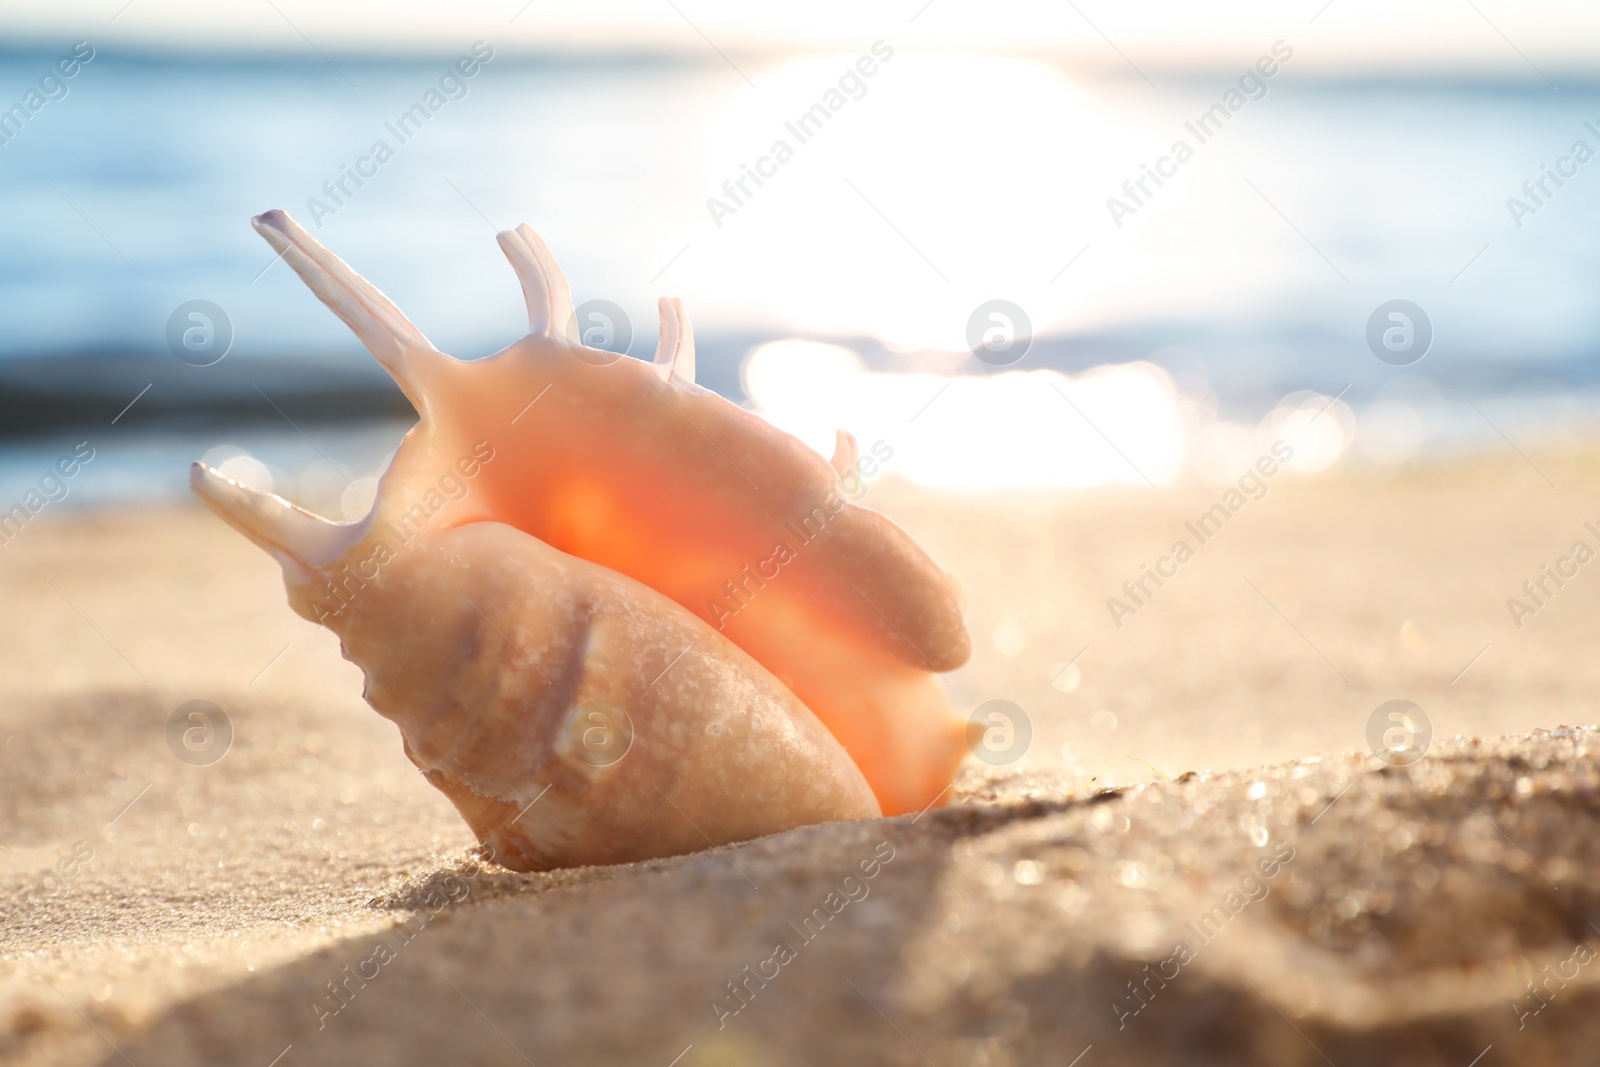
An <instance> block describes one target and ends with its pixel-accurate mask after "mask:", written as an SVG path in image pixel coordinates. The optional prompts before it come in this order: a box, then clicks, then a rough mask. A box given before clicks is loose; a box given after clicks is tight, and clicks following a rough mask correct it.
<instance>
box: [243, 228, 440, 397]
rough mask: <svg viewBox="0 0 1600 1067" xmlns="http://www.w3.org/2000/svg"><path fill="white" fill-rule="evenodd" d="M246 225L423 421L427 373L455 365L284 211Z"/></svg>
mask: <svg viewBox="0 0 1600 1067" xmlns="http://www.w3.org/2000/svg"><path fill="white" fill-rule="evenodd" d="M250 223H251V225H252V226H254V227H255V230H256V232H257V233H259V234H260V235H261V236H262V237H264V238H266V241H267V243H268V244H270V245H271V246H272V247H273V248H275V249H277V251H278V254H279V255H280V256H282V257H283V261H284V262H285V263H287V264H289V266H290V267H291V268H292V269H293V270H294V272H295V273H296V274H298V275H300V279H301V281H303V282H305V283H306V286H307V287H308V288H310V290H311V291H312V292H313V293H315V294H316V296H317V299H318V300H321V301H322V302H323V303H324V304H326V305H327V306H328V309H329V310H330V311H332V312H333V313H334V314H335V315H337V316H339V318H340V319H341V320H342V321H343V322H344V324H345V325H346V326H348V327H350V329H351V330H352V331H353V332H354V333H355V335H356V336H357V337H359V338H360V339H361V343H362V344H364V345H366V346H367V349H368V350H369V351H370V352H371V353H372V354H373V355H374V356H376V357H377V358H378V362H379V363H381V364H382V365H383V368H384V369H385V370H387V371H388V372H389V374H390V376H391V377H393V378H394V380H395V382H396V383H397V384H398V385H399V386H400V389H401V391H402V392H404V393H405V394H406V399H408V400H410V401H411V404H412V406H413V407H415V408H416V409H417V411H418V413H420V414H422V415H424V416H426V414H427V411H426V410H425V409H426V406H427V405H426V401H427V393H428V379H429V376H430V374H431V373H432V372H433V371H434V370H436V369H437V368H439V367H441V366H444V365H447V364H449V363H452V362H454V361H453V360H452V359H451V358H450V357H449V356H447V355H445V354H444V353H443V352H440V351H439V350H438V349H437V348H435V347H434V346H433V342H432V341H429V340H428V339H427V337H425V336H423V333H422V331H421V330H419V329H417V327H416V326H415V325H413V324H412V322H411V320H410V319H408V318H406V317H405V315H404V313H402V312H401V310H400V309H399V308H397V307H395V305H394V302H393V301H392V300H390V299H389V298H388V297H386V296H384V295H383V293H381V292H379V291H378V288H377V286H375V285H373V284H372V283H371V282H369V281H367V280H366V279H365V278H363V277H362V276H361V275H359V274H357V273H356V272H355V271H353V270H351V269H350V266H349V265H348V264H347V263H345V261H344V260H342V259H340V258H339V257H338V256H336V255H334V254H333V253H332V252H330V251H328V250H327V249H326V248H324V247H322V245H320V244H318V243H317V242H316V240H315V239H314V238H313V237H312V236H311V235H310V234H309V233H307V232H306V231H305V230H304V229H303V228H302V227H301V226H300V224H299V223H297V222H295V221H294V219H292V218H290V217H289V214H288V212H285V211H278V210H273V211H266V212H263V213H262V214H260V215H257V216H256V217H255V218H253V219H251V220H250Z"/></svg>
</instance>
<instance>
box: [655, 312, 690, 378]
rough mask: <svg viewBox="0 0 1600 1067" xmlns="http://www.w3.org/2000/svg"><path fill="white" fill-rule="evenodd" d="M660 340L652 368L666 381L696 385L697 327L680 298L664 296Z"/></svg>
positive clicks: (657, 343)
mask: <svg viewBox="0 0 1600 1067" xmlns="http://www.w3.org/2000/svg"><path fill="white" fill-rule="evenodd" d="M657 306H658V307H659V308H660V310H661V338H660V340H658V341H657V342H656V354H655V358H654V359H653V360H652V361H651V366H653V367H654V368H655V371H656V373H657V374H659V375H661V380H662V381H664V382H689V383H691V384H692V383H693V382H694V328H693V327H692V326H690V325H689V315H688V313H687V312H685V311H684V310H683V301H682V300H679V299H678V298H677V297H671V298H668V297H665V296H664V297H662V298H661V300H660V301H659V303H658V305H657Z"/></svg>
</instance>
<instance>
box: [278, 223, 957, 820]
mask: <svg viewBox="0 0 1600 1067" xmlns="http://www.w3.org/2000/svg"><path fill="white" fill-rule="evenodd" d="M254 224H255V227H256V229H257V231H258V232H260V233H261V235H262V236H263V237H265V238H266V239H267V241H268V242H270V243H271V244H272V245H273V247H274V248H276V249H277V250H278V252H279V253H280V254H281V255H282V257H283V259H284V261H285V262H286V263H288V264H289V266H290V267H292V268H293V269H294V270H295V271H296V273H298V274H299V275H300V277H301V278H302V279H303V280H304V281H305V282H306V284H307V285H308V286H310V288H311V289H312V291H313V292H314V293H316V295H317V296H318V297H319V298H320V299H321V300H322V301H323V303H324V304H326V305H327V306H328V307H329V308H330V309H331V310H333V312H334V313H335V314H337V315H338V316H339V317H340V318H341V319H343V320H344V322H345V323H346V324H347V325H349V326H350V328H351V329H352V330H354V331H355V333H356V334H357V335H358V336H359V337H360V338H361V340H362V341H363V342H364V343H365V344H366V345H367V347H368V348H369V349H371V351H372V353H373V354H374V355H375V356H376V357H377V358H378V360H379V362H380V363H382V364H383V366H384V367H385V368H387V369H388V371H389V372H390V374H391V375H393V377H394V378H395V380H396V381H397V382H398V383H399V385H400V387H401V389H402V390H404V392H405V394H406V395H407V396H408V397H409V398H410V400H411V401H412V403H413V404H414V405H415V406H416V408H417V410H418V412H419V414H420V416H421V418H420V421H419V422H418V424H417V426H416V427H414V428H413V429H412V430H411V432H410V433H409V434H407V436H406V438H405V441H404V442H403V443H402V445H401V447H400V449H399V451H398V453H397V454H396V455H395V458H394V460H393V462H392V464H391V465H390V467H389V469H388V471H387V472H386V473H385V475H384V477H383V480H382V483H381V487H380V500H381V501H382V502H383V503H382V504H380V510H383V511H385V513H386V514H387V515H388V516H389V517H390V520H392V521H399V522H403V523H404V524H405V525H406V526H407V527H408V528H412V527H414V528H417V529H422V528H426V529H430V530H433V529H442V528H444V527H446V526H461V525H465V524H468V523H475V522H491V521H492V522H503V523H506V524H508V525H511V526H514V527H516V528H517V529H518V530H521V531H523V532H524V533H526V534H529V535H531V536H533V537H535V538H537V539H539V540H540V541H543V542H545V543H546V544H548V545H549V546H551V547H553V548H554V549H557V550H560V551H561V552H565V553H568V554H570V555H572V556H576V557H579V558H581V559H583V560H587V561H589V562H590V563H593V564H598V565H599V566H601V567H604V568H608V569H610V570H612V571H616V572H618V573H620V574H623V575H627V576H629V577H630V578H633V579H636V580H637V581H639V582H641V583H643V584H644V585H646V586H649V587H650V588H652V589H654V590H657V591H658V592H660V593H662V594H664V595H665V596H667V597H669V598H670V599H671V600H673V601H676V602H677V603H678V604H680V605H682V606H683V607H684V608H686V609H688V611H690V612H692V613H694V614H695V615H697V616H699V617H700V619H701V620H703V621H704V622H705V623H706V624H707V625H708V627H709V628H711V629H712V630H713V631H714V632H719V633H720V634H721V635H724V636H726V637H727V638H728V639H729V640H731V641H732V642H733V643H734V644H736V645H737V646H739V647H740V648H742V649H743V650H744V651H745V652H747V653H749V655H750V656H751V657H753V658H754V659H755V660H756V661H758V662H759V663H760V664H761V665H762V666H764V667H766V668H767V669H768V670H770V671H771V673H772V674H773V675H775V676H776V677H777V679H778V680H779V681H780V682H782V683H783V684H784V685H785V686H787V687H788V689H789V690H790V691H792V692H793V693H794V695H795V696H797V697H798V698H799V699H800V701H801V702H803V703H804V705H805V706H806V707H807V708H809V709H810V710H811V711H812V712H814V713H815V715H816V717H817V718H818V719H820V720H821V721H822V723H823V724H824V725H825V726H826V727H827V728H828V730H829V731H830V732H831V733H832V735H833V736H834V737H835V738H837V740H838V741H839V742H840V744H842V745H843V746H844V748H845V750H846V751H848V752H849V754H850V758H851V759H852V760H853V761H854V762H855V764H856V765H857V766H858V767H859V768H860V769H861V772H862V773H863V774H864V775H865V777H866V780H867V782H868V783H869V784H870V786H871V787H872V790H873V792H874V794H875V795H876V797H877V799H878V802H879V804H880V805H881V807H882V810H883V811H884V813H886V814H891V815H892V814H899V813H903V812H908V811H916V810H920V809H922V808H925V807H926V806H928V805H930V804H933V803H936V802H937V801H938V800H939V799H940V797H941V796H942V794H943V793H944V791H945V790H946V789H947V788H948V786H949V783H950V781H951V779H952V777H953V775H954V772H955V770H956V768H957V766H958V765H959V764H960V762H961V760H962V758H963V757H964V756H965V754H966V751H967V750H966V731H965V728H964V724H963V723H962V722H961V721H960V720H958V719H957V718H956V717H955V716H954V715H953V714H952V713H951V711H950V708H949V704H948V702H947V700H946V698H945V695H944V691H943V688H942V686H941V685H940V683H939V681H938V679H937V676H936V672H940V671H946V670H951V669H953V668H955V667H958V666H960V665H961V664H962V663H963V662H965V660H966V658H967V656H968V654H969V645H968V640H967V634H966V630H965V629H964V627H963V625H962V620H961V612H960V608H959V605H958V603H957V599H956V595H955V590H954V588H953V585H952V583H951V582H950V580H949V578H948V577H947V576H946V575H945V574H944V572H943V571H941V570H940V569H939V568H938V567H937V566H936V565H935V564H934V562H933V561H932V560H931V559H929V557H928V556H927V555H926V554H925V553H924V552H923V551H922V550H921V549H920V548H918V547H917V545H916V544H915V543H914V542H913V541H912V540H911V538H910V537H909V536H908V535H907V534H906V533H905V532H904V531H903V530H901V529H900V528H899V527H898V526H896V525H895V524H894V523H892V522H890V521H889V520H888V519H887V518H885V517H884V516H882V515H881V514H879V513H877V512H874V511H871V510H869V509H867V508H863V507H860V506H857V505H856V504H853V503H850V502H849V500H848V497H849V495H851V494H850V493H849V490H850V489H851V488H852V486H853V484H855V485H858V484H859V477H858V475H857V473H856V472H855V470H854V467H855V442H854V441H853V440H852V439H851V438H850V436H849V435H848V434H846V433H843V432H841V433H840V434H839V442H838V448H837V450H836V452H835V454H834V457H833V461H832V463H831V465H830V463H829V461H827V460H825V459H823V458H822V457H821V456H819V455H817V454H816V453H815V452H813V451H812V450H811V449H809V448H807V447H806V446H805V445H804V444H802V443H801V442H800V441H799V440H797V439H795V438H793V437H791V436H789V435H787V434H785V433H782V432H780V431H778V430H777V429H775V428H774V427H772V426H771V425H769V424H768V423H766V422H765V421H763V420H762V419H760V418H759V417H758V416H756V415H754V414H752V413H750V412H748V411H745V410H743V409H741V408H739V407H738V406H736V405H734V404H732V403H729V402H728V401H727V400H725V399H723V398H722V397H720V396H717V395H716V394H714V393H711V392H709V391H707V390H705V389H701V388H700V387H698V386H696V385H695V384H694V383H693V376H694V340H693V336H692V334H691V332H690V328H689V323H688V319H687V318H686V317H685V315H684V312H683V308H682V305H681V304H680V303H679V302H678V301H676V300H662V301H661V305H660V306H661V336H660V343H659V346H658V348H657V351H656V356H655V360H654V363H653V364H652V363H645V362H643V361H640V360H635V359H629V358H622V357H616V356H613V355H612V354H610V353H605V352H600V351H597V350H594V349H589V348H585V347H584V346H583V345H581V344H579V343H578V342H577V341H576V340H575V339H574V338H573V336H572V334H574V333H575V331H574V330H573V329H572V327H571V323H572V320H573V308H572V299H571V296H570V294H569V291H568V288H567V283H566V280H565V279H564V278H563V276H562V274H561V271H560V270H559V268H558V267H557V266H556V264H555V261H554V259H553V258H552V257H551V255H550V253H549V251H548V250H547V249H546V248H545V246H544V243H543V242H542V241H541V240H540V239H539V238H538V236H537V235H535V234H534V232H533V231H532V230H531V229H529V228H528V227H527V226H521V227H518V228H517V229H516V230H510V231H505V232H502V233H501V234H500V235H499V242H500V246H501V249H502V250H503V251H504V252H505V254H506V257H507V258H508V259H509V260H510V261H511V264H512V267H513V268H514V269H515V271H516V273H517V276H518V278H519V279H520V281H521V284H522V289H523V293H524V296H525V297H526V301H527V307H528V327H529V332H528V335H527V336H526V337H523V338H522V339H521V340H519V341H517V342H515V343H514V344H512V345H511V346H510V347H508V348H506V349H504V350H502V351H501V352H499V353H497V354H495V355H493V356H491V357H488V358H485V359H479V360H475V361H471V362H465V361H461V360H457V359H454V358H452V357H450V356H447V355H445V354H444V353H442V352H440V351H439V350H438V349H436V348H435V347H434V346H433V345H432V344H431V343H429V341H428V340H427V339H426V338H425V337H424V336H423V335H422V333H421V331H419V330H418V329H417V328H416V327H415V326H414V325H412V324H411V323H410V322H409V321H408V320H407V319H406V317H405V316H404V315H403V314H401V312H400V311H399V310H398V309H397V308H396V307H395V306H394V304H392V303H391V302H390V301H389V300H388V299H387V298H386V297H385V296H384V295H383V294H382V293H380V292H378V290H377V289H376V288H374V287H373V286H372V285H370V284H368V283H367V282H366V281H365V280H364V279H362V278H361V276H360V275H358V274H356V273H355V272H354V271H353V270H351V269H350V268H349V267H348V266H346V265H345V264H344V263H343V262H342V261H341V260H339V259H338V258H337V257H336V256H334V255H333V254H332V253H331V252H329V251H328V250H327V249H325V248H323V247H322V246H321V245H319V244H318V243H317V242H316V241H315V240H313V239H312V238H311V236H310V235H309V234H307V233H306V232H305V231H304V230H303V229H302V228H301V227H300V226H298V225H297V224H296V223H295V222H294V221H293V220H292V219H290V218H289V217H288V216H287V215H286V214H284V213H283V212H281V211H271V212H267V213H266V214H264V215H261V216H259V217H257V218H256V219H255V220H254ZM480 441H481V442H486V444H487V447H490V448H492V449H493V450H494V452H495V454H496V455H497V456H498V457H499V458H498V459H497V460H496V461H495V462H494V463H492V464H486V465H483V467H482V470H481V471H480V472H479V473H478V475H477V477H476V480H475V481H474V482H473V483H472V486H471V491H470V493H468V494H466V495H465V497H464V499H462V500H460V501H452V502H450V503H449V506H448V510H445V509H443V508H442V507H441V506H437V505H443V504H444V502H445V497H444V496H443V495H441V493H440V492H439V487H438V483H439V481H440V479H441V475H442V474H444V473H447V472H449V471H450V470H451V465H452V464H454V463H455V462H456V461H457V459H458V458H459V457H461V456H463V455H468V454H469V453H470V451H471V449H472V448H473V447H474V444H475V443H476V442H480ZM430 494H431V495H430ZM397 499H399V500H405V501H407V502H408V503H407V507H406V509H404V510H403V511H401V510H397V505H395V504H394V501H396V500H397ZM384 505H387V506H384ZM312 604H313V605H314V608H313V613H312V615H311V616H310V617H313V618H316V617H318V616H319V615H320V614H323V613H326V612H328V611H330V610H332V609H335V608H337V607H338V604H339V601H338V599H337V598H336V597H334V596H333V595H332V593H331V590H330V591H329V593H328V594H326V595H324V596H323V597H321V598H317V599H314V600H313V601H312ZM638 669H640V670H645V671H648V670H649V669H650V663H649V662H641V663H640V664H639V667H638Z"/></svg>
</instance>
